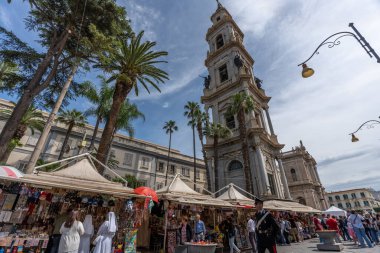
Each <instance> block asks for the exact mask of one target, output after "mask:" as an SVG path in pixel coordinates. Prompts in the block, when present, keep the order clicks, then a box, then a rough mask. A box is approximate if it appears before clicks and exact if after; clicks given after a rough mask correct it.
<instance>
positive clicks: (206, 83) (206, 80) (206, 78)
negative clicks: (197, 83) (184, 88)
mask: <svg viewBox="0 0 380 253" xmlns="http://www.w3.org/2000/svg"><path fill="white" fill-rule="evenodd" d="M199 77H202V78H203V80H204V82H203V86H204V87H205V89H209V88H210V82H211V77H210V75H207V76H199Z"/></svg>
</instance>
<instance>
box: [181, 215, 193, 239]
mask: <svg viewBox="0 0 380 253" xmlns="http://www.w3.org/2000/svg"><path fill="white" fill-rule="evenodd" d="M178 234H179V243H180V244H181V245H183V244H185V242H190V241H191V239H192V238H193V231H192V229H191V226H190V225H189V224H188V219H187V217H186V216H183V217H182V222H181V226H180V227H179V229H178Z"/></svg>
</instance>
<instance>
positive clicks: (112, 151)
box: [110, 149, 116, 159]
mask: <svg viewBox="0 0 380 253" xmlns="http://www.w3.org/2000/svg"><path fill="white" fill-rule="evenodd" d="M115 157H116V156H115V150H114V149H112V150H111V153H110V158H111V159H112V158H115Z"/></svg>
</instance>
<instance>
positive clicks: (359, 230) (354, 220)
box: [348, 211, 373, 248]
mask: <svg viewBox="0 0 380 253" xmlns="http://www.w3.org/2000/svg"><path fill="white" fill-rule="evenodd" d="M362 220H363V217H362V216H361V215H360V214H357V213H356V212H355V211H351V215H350V217H348V222H350V223H351V224H352V227H353V229H354V231H355V234H356V236H357V237H358V240H359V243H360V247H362V248H365V247H366V246H365V243H367V246H368V247H369V248H372V247H373V245H372V243H371V241H370V240H369V238H368V236H367V235H366V233H365V229H364V226H363V222H362Z"/></svg>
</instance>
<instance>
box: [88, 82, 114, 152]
mask: <svg viewBox="0 0 380 253" xmlns="http://www.w3.org/2000/svg"><path fill="white" fill-rule="evenodd" d="M98 78H99V79H100V81H101V83H100V89H97V88H96V87H94V86H90V87H88V89H87V90H86V92H85V94H84V96H85V97H86V98H87V99H88V100H89V101H90V102H91V103H92V104H94V106H93V107H90V108H89V109H88V110H86V112H85V115H86V116H95V117H96V123H95V128H94V132H93V134H92V137H91V143H90V147H89V148H88V149H89V150H92V149H93V148H94V145H95V139H96V135H97V133H98V129H99V125H100V123H102V122H103V120H104V119H105V117H106V116H107V114H108V113H109V108H110V107H111V103H112V95H113V92H114V88H113V87H112V86H110V85H109V84H108V83H107V80H106V78H105V77H104V76H98Z"/></svg>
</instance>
